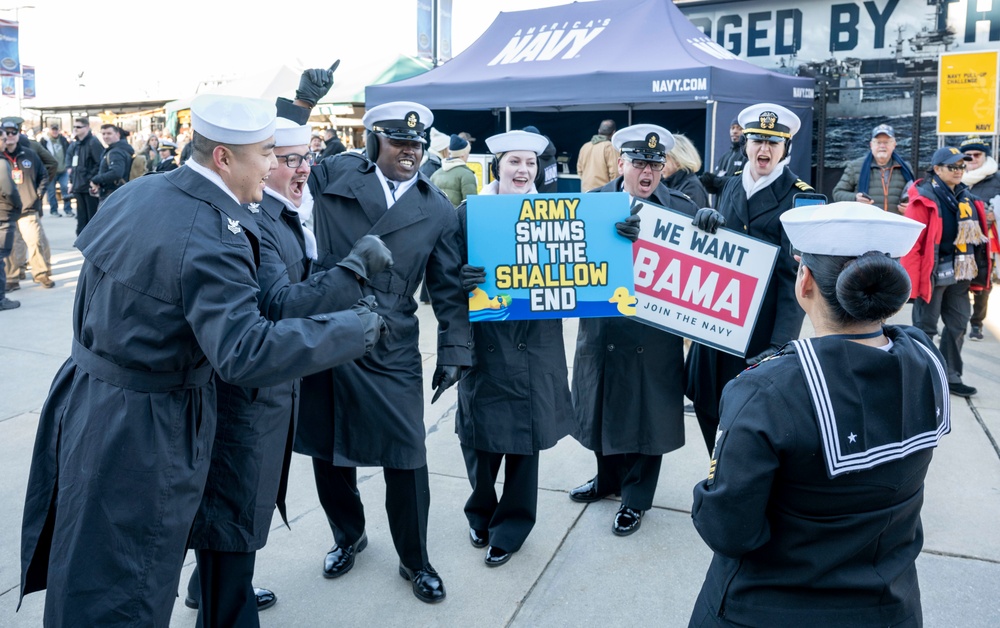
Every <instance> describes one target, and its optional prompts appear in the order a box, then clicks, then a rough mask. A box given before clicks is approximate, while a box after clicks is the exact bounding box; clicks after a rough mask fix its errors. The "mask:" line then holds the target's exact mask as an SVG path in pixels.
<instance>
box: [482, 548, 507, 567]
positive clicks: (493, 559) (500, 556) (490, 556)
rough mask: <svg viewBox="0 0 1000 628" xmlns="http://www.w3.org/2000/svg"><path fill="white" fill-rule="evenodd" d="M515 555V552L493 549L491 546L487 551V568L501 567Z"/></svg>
mask: <svg viewBox="0 0 1000 628" xmlns="http://www.w3.org/2000/svg"><path fill="white" fill-rule="evenodd" d="M513 553H514V552H508V551H507V550H502V549H500V548H499V547H493V546H492V545H490V546H489V548H487V549H486V559H485V560H486V566H487V567H499V566H500V565H502V564H504V563H506V562H507V561H508V560H510V557H511V555H512V554H513Z"/></svg>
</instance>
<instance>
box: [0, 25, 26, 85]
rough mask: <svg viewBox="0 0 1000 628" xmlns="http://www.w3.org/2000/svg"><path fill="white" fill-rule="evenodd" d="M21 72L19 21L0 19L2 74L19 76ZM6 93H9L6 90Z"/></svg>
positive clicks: (0, 63)
mask: <svg viewBox="0 0 1000 628" xmlns="http://www.w3.org/2000/svg"><path fill="white" fill-rule="evenodd" d="M20 73H21V56H20V54H18V51H17V22H12V21H10V20H0V74H3V75H4V76H8V75H11V76H17V75H18V74H20ZM4 95H7V94H6V92H4Z"/></svg>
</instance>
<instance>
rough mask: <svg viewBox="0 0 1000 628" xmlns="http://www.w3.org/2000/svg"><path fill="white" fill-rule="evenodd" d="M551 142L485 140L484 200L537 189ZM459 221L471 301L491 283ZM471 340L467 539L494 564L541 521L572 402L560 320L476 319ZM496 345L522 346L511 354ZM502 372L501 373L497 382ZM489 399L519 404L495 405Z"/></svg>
mask: <svg viewBox="0 0 1000 628" xmlns="http://www.w3.org/2000/svg"><path fill="white" fill-rule="evenodd" d="M456 137H457V136H456ZM462 141H463V142H464V140H462ZM548 143H549V141H548V140H547V139H546V138H545V137H544V136H542V135H538V134H537V133H530V132H527V131H509V132H507V133H500V134H498V135H494V136H492V137H489V138H487V140H486V146H487V147H488V148H489V150H490V152H492V153H493V156H494V161H493V162H492V164H491V165H490V168H491V171H492V172H493V176H494V177H495V178H496V180H494V181H492V182H491V183H489V184H488V185H486V186H484V187H483V190H482V192H481V194H488V195H491V194H515V195H524V194H533V193H535V177H536V175H537V173H538V157H539V155H541V154H542V153H543V152H544V151H545V149H546V148H547V147H548ZM458 219H459V223H460V225H461V228H460V229H459V238H460V239H459V249H460V250H461V251H462V252H463V262H466V263H464V264H463V266H462V280H463V289H464V290H465V291H466V293H468V294H471V296H470V298H479V297H482V298H485V294H484V293H483V291H482V290H481V289H480V288H479V287H478V286H479V284H481V283H483V282H484V281H485V279H486V269H485V268H484V267H482V266H470V265H469V264H468V263H467V261H468V259H467V256H465V255H464V253H465V251H466V250H467V248H468V244H467V241H466V238H465V233H466V230H465V225H466V204H465V203H464V202H463V203H462V204H460V205H459V206H458ZM477 295H478V296H477ZM472 339H473V342H472V345H473V352H474V357H473V366H472V368H470V369H468V370H467V371H466V372H465V374H464V375H463V377H462V381H461V382H459V385H458V410H457V414H456V417H455V432H456V433H457V434H458V439H459V441H460V442H461V445H462V454H463V457H464V458H465V468H466V471H467V473H468V476H469V483H470V484H471V485H472V493H471V495H470V496H469V498H468V500H467V501H466V502H465V516H466V519H468V522H469V542H470V543H472V545H473V546H474V547H478V548H484V547H485V548H486V552H485V555H484V556H483V560H484V562H485V563H486V565H487V566H488V567H499V566H500V565H503V564H505V563H506V562H507V561H509V560H510V558H511V556H512V555H513V554H514V553H515V552H517V551H518V550H520V549H521V546H522V544H523V543H524V541H525V539H527V537H528V534H529V533H530V532H531V530H532V528H533V527H534V525H535V519H536V515H537V510H538V461H539V451H540V450H543V449H548V448H550V447H553V446H554V445H555V444H556V443H557V442H558V441H559V439H561V438H562V437H564V436H566V435H568V434H570V433H572V431H573V423H574V422H573V404H572V401H571V399H570V393H569V386H568V385H567V379H568V370H567V368H566V349H565V347H564V346H563V328H562V321H561V320H559V319H552V320H534V321H518V322H503V321H501V322H476V323H473V324H472ZM494 347H519V348H520V349H521V350H520V351H517V352H514V353H516V354H517V355H511V354H510V352H507V351H494V350H493V348H494ZM522 365H523V366H526V368H522ZM497 373H503V374H504V375H503V377H501V378H497V377H495V376H494V374H497ZM488 390H489V391H492V392H489V393H487V391H488ZM487 395H489V396H492V397H493V398H496V396H498V395H499V396H500V397H504V396H506V397H509V398H511V399H513V398H515V397H516V398H518V399H520V400H521V401H519V402H518V403H516V404H508V403H502V404H497V403H491V402H490V401H489V400H488V399H487V398H486V396H487ZM515 408H517V409H515ZM520 410H523V411H520ZM501 466H503V467H504V476H505V478H506V479H505V482H504V485H503V492H502V494H501V495H500V496H499V499H498V497H497V493H496V488H495V487H496V480H497V475H498V474H499V472H500V467H501Z"/></svg>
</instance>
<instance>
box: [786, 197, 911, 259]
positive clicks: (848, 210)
mask: <svg viewBox="0 0 1000 628" xmlns="http://www.w3.org/2000/svg"><path fill="white" fill-rule="evenodd" d="M781 224H782V226H783V227H784V228H785V233H787V234H788V239H789V240H790V241H791V243H792V247H793V248H795V249H798V250H799V251H802V252H803V253H812V254H814V255H842V256H847V257H859V256H861V255H864V254H865V253H867V252H869V251H879V252H881V253H886V254H888V255H889V257H902V256H904V255H906V254H907V253H909V252H910V249H912V248H913V244H914V243H915V242H916V241H917V237H918V236H919V235H920V232H921V231H923V229H924V225H923V223H920V222H917V221H916V220H911V219H909V218H905V217H903V216H900V215H899V214H897V213H895V212H887V211H883V210H881V209H879V208H878V207H876V206H874V205H869V204H867V203H859V202H857V201H842V202H839V203H830V204H829V205H806V206H803V207H796V208H795V209H790V210H788V211H786V212H785V213H783V214H781Z"/></svg>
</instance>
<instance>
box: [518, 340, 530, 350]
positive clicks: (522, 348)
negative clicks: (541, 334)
mask: <svg viewBox="0 0 1000 628" xmlns="http://www.w3.org/2000/svg"><path fill="white" fill-rule="evenodd" d="M527 348H528V345H526V344H524V343H523V342H519V343H517V350H518V351H524V350H525V349H527Z"/></svg>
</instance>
